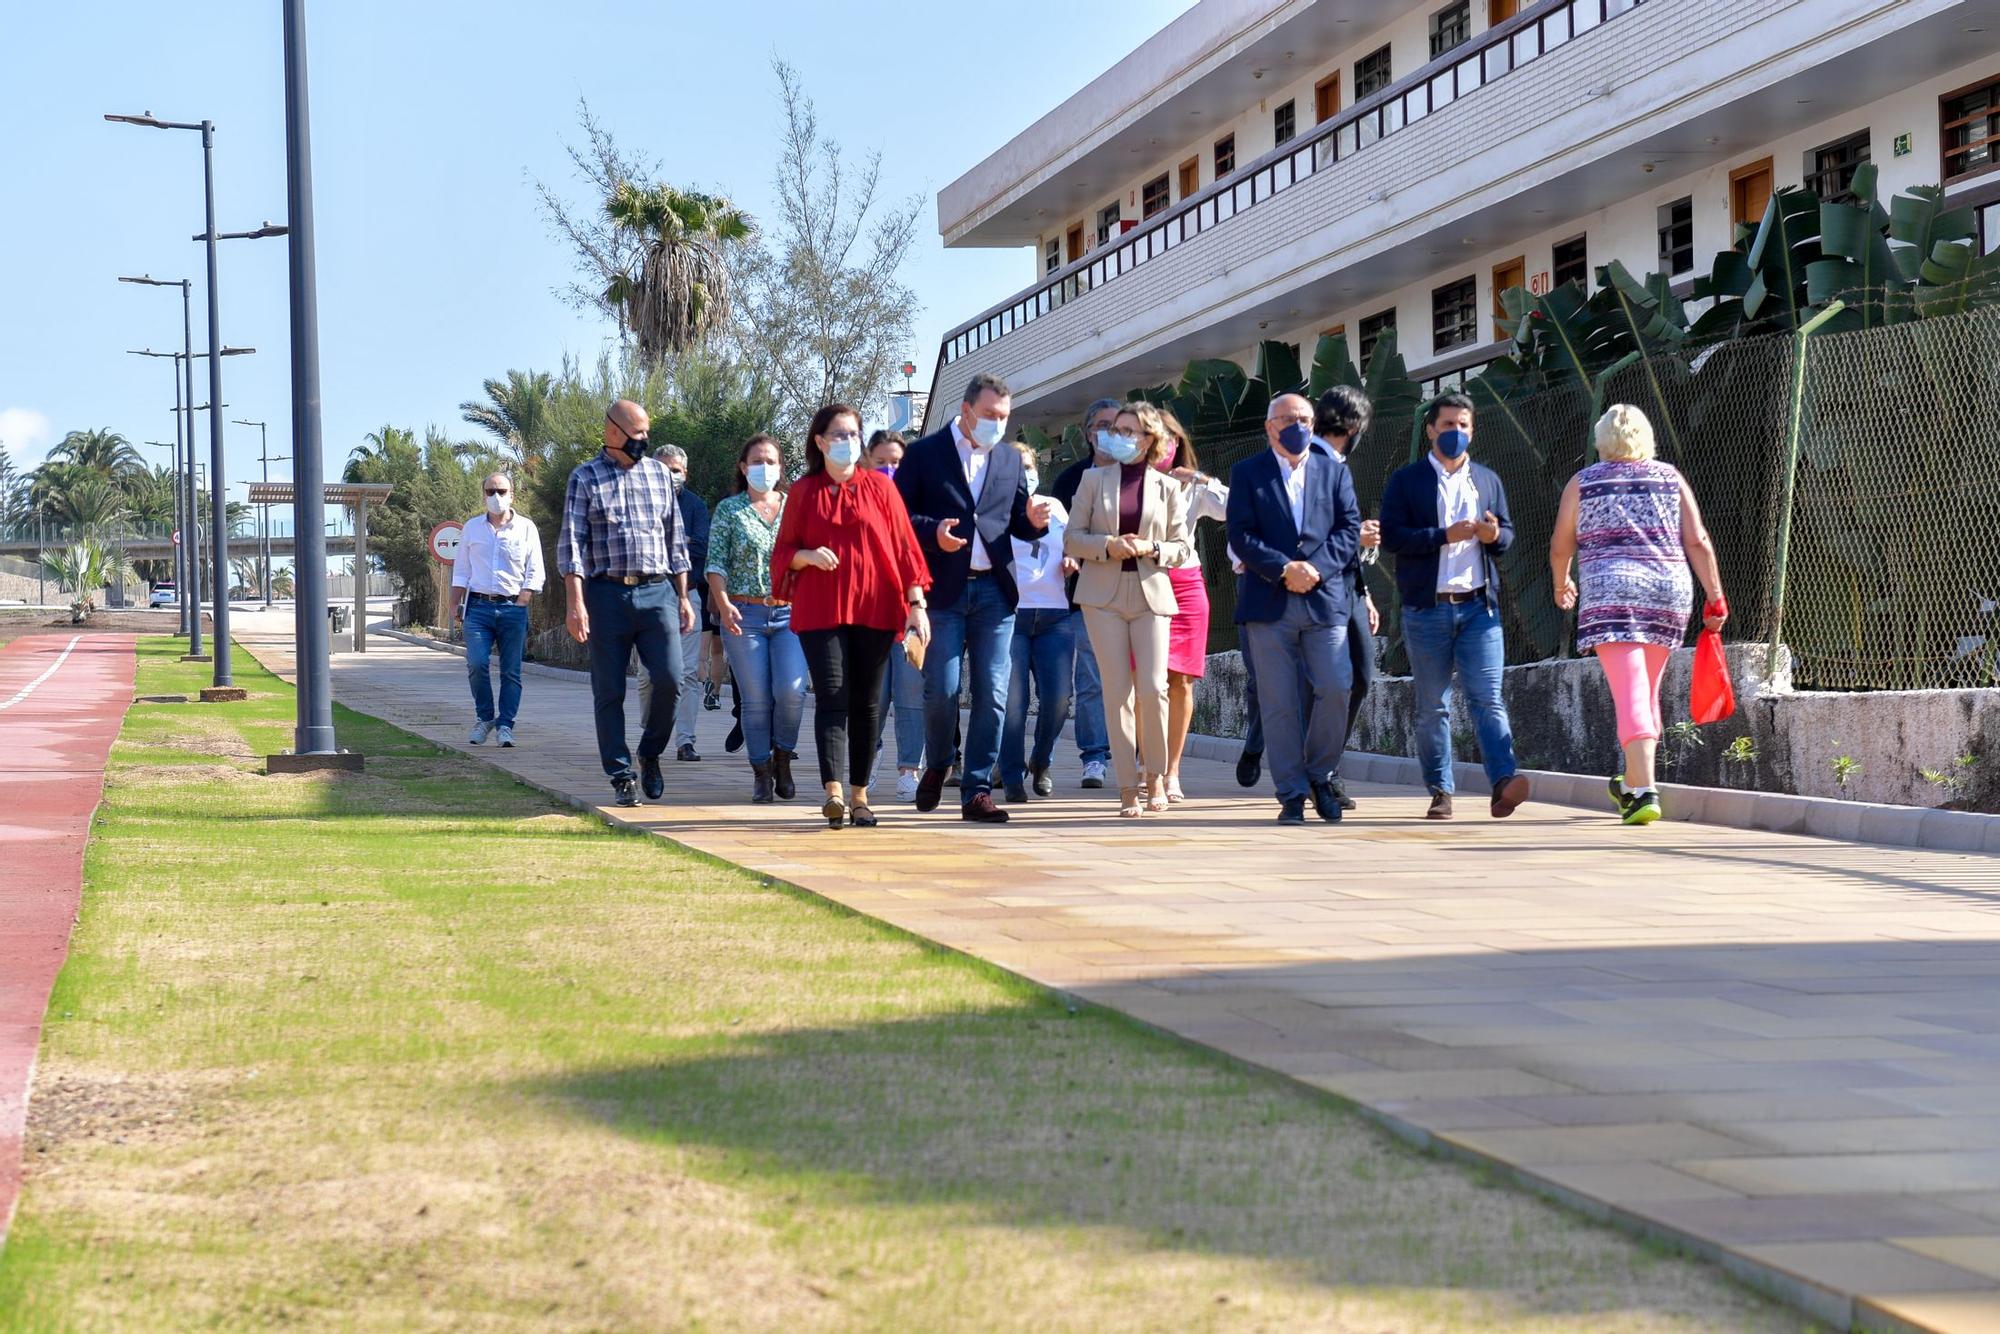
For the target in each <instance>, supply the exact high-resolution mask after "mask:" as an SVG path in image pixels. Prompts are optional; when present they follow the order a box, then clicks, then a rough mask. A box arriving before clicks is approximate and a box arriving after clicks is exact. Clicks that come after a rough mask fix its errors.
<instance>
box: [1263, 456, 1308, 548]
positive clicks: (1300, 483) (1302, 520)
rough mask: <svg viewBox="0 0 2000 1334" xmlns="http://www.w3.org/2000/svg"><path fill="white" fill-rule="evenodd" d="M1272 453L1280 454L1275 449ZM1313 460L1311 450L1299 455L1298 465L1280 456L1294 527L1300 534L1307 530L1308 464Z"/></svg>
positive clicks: (1279, 462) (1279, 463) (1279, 461)
mask: <svg viewBox="0 0 2000 1334" xmlns="http://www.w3.org/2000/svg"><path fill="white" fill-rule="evenodd" d="M1271 452H1272V453H1273V454H1278V451H1277V450H1275V449H1274V450H1272V451H1271ZM1311 458H1312V450H1311V449H1307V450H1306V452H1305V453H1303V454H1301V455H1299V461H1298V462H1297V463H1293V462H1292V461H1291V460H1290V459H1288V458H1286V457H1285V456H1284V455H1283V454H1278V466H1279V467H1280V468H1281V469H1283V470H1284V474H1285V498H1286V499H1288V500H1290V501H1291V502H1292V527H1294V528H1296V529H1298V530H1299V531H1300V532H1304V531H1305V528H1306V463H1307V461H1308V460H1310V459H1311Z"/></svg>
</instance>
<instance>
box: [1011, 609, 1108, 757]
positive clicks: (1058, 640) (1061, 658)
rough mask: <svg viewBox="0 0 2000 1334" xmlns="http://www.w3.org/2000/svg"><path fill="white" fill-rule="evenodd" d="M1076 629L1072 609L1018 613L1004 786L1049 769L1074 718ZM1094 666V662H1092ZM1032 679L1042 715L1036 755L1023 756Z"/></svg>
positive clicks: (1037, 725)
mask: <svg viewBox="0 0 2000 1334" xmlns="http://www.w3.org/2000/svg"><path fill="white" fill-rule="evenodd" d="M1075 636H1076V629H1075V619H1074V614H1073V613H1072V612H1071V611H1070V610H1069V609H1068V608H1067V607H1065V608H1061V609H1058V610H1053V611H1049V610H1042V609H1040V608H1029V609H1028V610H1026V611H1017V612H1015V613H1014V644H1013V652H1012V653H1011V654H1010V655H1009V656H1010V657H1011V659H1012V662H1013V666H1012V669H1011V671H1010V672H1009V675H1008V685H1007V718H1006V721H1005V723H1003V724H1002V726H1001V728H1000V781H1001V782H1003V783H1006V784H1009V785H1010V786H1012V785H1018V784H1020V783H1022V782H1025V781H1026V779H1027V776H1028V770H1029V769H1035V770H1038V771H1039V770H1042V769H1046V768H1048V767H1049V760H1050V759H1051V758H1053V757H1054V755H1055V753H1056V738H1058V737H1060V736H1061V735H1062V728H1063V720H1064V718H1065V716H1066V715H1067V714H1068V713H1069V700H1070V689H1071V687H1072V685H1073V684H1074V683H1075V680H1076V637H1075ZM1092 661H1093V662H1094V661H1095V659H1092ZM1031 678H1032V680H1033V681H1034V686H1035V697H1036V698H1037V699H1039V700H1040V701H1041V712H1040V713H1038V714H1037V715H1036V716H1035V749H1034V752H1033V754H1032V756H1024V754H1023V752H1024V751H1025V750H1026V749H1027V738H1028V683H1029V680H1030V679H1031Z"/></svg>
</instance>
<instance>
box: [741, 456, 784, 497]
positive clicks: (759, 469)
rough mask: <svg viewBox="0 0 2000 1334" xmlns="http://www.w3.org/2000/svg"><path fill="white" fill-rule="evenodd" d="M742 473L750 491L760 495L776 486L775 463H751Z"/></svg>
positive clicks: (776, 471) (776, 473)
mask: <svg viewBox="0 0 2000 1334" xmlns="http://www.w3.org/2000/svg"><path fill="white" fill-rule="evenodd" d="M743 473H744V477H745V479H746V480H748V481H749V483H750V489H751V490H752V491H755V492H757V493H759V494H760V495H761V494H762V493H764V492H766V491H769V490H770V489H771V488H772V487H774V486H776V485H777V484H778V465H777V464H775V463H753V464H751V465H750V466H749V467H748V468H745V469H744V470H743Z"/></svg>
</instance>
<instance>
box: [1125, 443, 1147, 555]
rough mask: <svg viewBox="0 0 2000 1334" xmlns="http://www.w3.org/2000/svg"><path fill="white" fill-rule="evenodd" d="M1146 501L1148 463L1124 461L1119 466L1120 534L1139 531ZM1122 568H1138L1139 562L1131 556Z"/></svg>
mask: <svg viewBox="0 0 2000 1334" xmlns="http://www.w3.org/2000/svg"><path fill="white" fill-rule="evenodd" d="M1145 503H1146V465H1145V464H1144V463H1123V464H1120V465H1119V467H1118V534H1119V536H1121V537H1133V536H1136V535H1137V534H1138V531H1139V516H1140V515H1141V514H1142V513H1143V512H1144V506H1145ZM1118 568H1119V569H1121V570H1136V569H1138V568H1139V562H1138V561H1137V560H1135V559H1133V558H1132V557H1130V556H1127V557H1126V558H1125V563H1124V564H1123V565H1120V566H1119V567H1118Z"/></svg>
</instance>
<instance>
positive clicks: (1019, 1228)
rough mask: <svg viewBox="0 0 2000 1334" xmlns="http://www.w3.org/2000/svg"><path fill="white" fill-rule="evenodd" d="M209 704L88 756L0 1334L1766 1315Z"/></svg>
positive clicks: (164, 677)
mask: <svg viewBox="0 0 2000 1334" xmlns="http://www.w3.org/2000/svg"><path fill="white" fill-rule="evenodd" d="M177 651H178V649H177V645H176V644H175V643H174V642H172V641H168V640H158V641H146V642H142V643H141V645H140V665H139V691H140V693H146V694H151V693H165V692H173V691H180V690H191V689H192V688H194V687H195V686H198V685H199V684H201V683H202V680H203V679H204V673H205V669H204V668H202V667H201V666H200V665H199V664H188V665H183V664H181V663H179V662H177V661H175V660H174V659H175V655H176V653H177ZM236 680H237V683H238V684H240V685H244V686H247V687H248V688H249V689H250V691H251V698H250V700H249V701H248V702H247V703H244V704H237V705H223V706H214V705H210V706H200V705H136V706H134V707H133V709H132V711H131V713H130V715H129V716H128V718H127V720H126V723H125V728H124V731H123V733H122V735H121V737H120V739H119V742H118V745H117V747H116V749H115V750H114V751H113V754H112V771H111V775H110V782H109V785H108V788H107V792H106V797H105V804H104V807H103V809H102V811H101V812H100V815H99V819H98V824H97V829H96V833H95V836H94V839H93V842H92V844H91V850H90V855H89V861H88V868H87V869H88V881H87V888H86V894H85V899H84V909H83V915H82V920H81V923H80V925H79V927H78V930H77V934H76V938H75V941H74V943H73V945H72V947H71V954H70V959H69V964H68V966H67V968H66V969H65V970H64V972H63V974H62V978H61V981H60V983H59V985H58V987H57V990H56V995H55V998H54V1000H53V1002H52V1004H51V1007H50V1015H49V1023H48V1027H47V1029H46V1032H45V1035H44V1038H43V1048H42V1055H41V1071H40V1075H39V1078H38V1082H37V1088H36V1093H35V1098H34V1101H33V1104H32V1106H31V1109H30V1127H29V1147H28V1160H29V1161H28V1168H29V1173H30V1175H29V1179H28V1183H27V1187H26V1190H25V1192H24V1194H23V1198H22V1206H21V1213H20V1217H19V1220H18V1222H17V1223H16V1226H15V1229H14V1234H13V1237H12V1239H11V1240H10V1241H9V1243H8V1244H7V1248H6V1250H5V1252H4V1253H0V1328H6V1329H10V1330H12V1329H52V1330H53V1329H63V1330H69V1329H79V1328H81V1329H91V1328H118V1329H159V1328H183V1327H201V1326H210V1327H221V1328H241V1327H246V1326H266V1325H308V1326H340V1327H344V1328H345V1327H354V1328H385V1329H387V1328H408V1327H449V1328H468V1327H470V1328H532V1329H538V1330H539V1329H614V1328H662V1327H673V1328H679V1327H720V1328H769V1327H773V1326H788V1327H801V1328H802V1327H812V1328H822V1327H825V1328H884V1329H928V1328H963V1329H975V1328H976V1329H986V1328H1010V1329H1012V1328H1018V1329H1026V1328H1037V1329H1048V1328H1057V1329H1093V1330H1094V1329H1141V1328H1162V1327H1171V1328H1211V1327H1213V1328H1225V1329H1235V1328H1245V1329H1259V1328H1278V1327H1286V1328H1290V1327H1301V1326H1303V1327H1318V1328H1331V1329H1362V1330H1370V1331H1388V1330H1409V1329H1465V1330H1481V1331H1484V1330H1500V1329H1520V1330H1528V1329H1534V1330H1546V1329H1564V1330H1578V1331H1582V1330H1591V1331H1597V1330H1606V1329H1619V1330H1628V1329H1630V1330H1690V1331H1692V1330H1713V1329H1722V1328H1755V1329H1787V1328H1796V1327H1798V1326H1799V1325H1800V1324H1801V1322H1800V1321H1799V1320H1798V1319H1797V1318H1796V1317H1794V1316H1792V1315H1790V1314H1789V1313H1787V1312H1784V1311H1782V1310H1780V1309H1778V1308H1774V1307H1772V1306H1770V1305H1768V1304H1766V1303H1764V1302H1763V1301H1761V1300H1760V1299H1759V1298H1757V1297H1755V1296H1753V1295H1751V1294H1749V1293H1747V1292H1746V1291H1744V1290H1742V1289H1740V1288H1737V1287H1735V1286H1733V1285H1732V1284H1731V1283H1729V1282H1728V1281H1727V1280H1725V1279H1724V1278H1722V1277H1721V1276H1720V1275H1718V1274H1717V1273H1715V1272H1714V1271H1712V1270H1710V1269H1708V1268H1705V1267H1703V1266H1701V1265H1697V1264H1693V1263H1690V1262H1687V1261H1683V1260H1681V1259H1678V1258H1675V1257H1671V1256H1667V1255H1664V1254H1661V1253H1659V1252H1657V1251H1654V1250H1650V1249H1648V1248H1645V1247H1643V1246H1640V1245H1638V1244H1636V1243H1634V1242H1632V1241H1630V1240H1628V1239H1626V1238H1625V1237H1623V1236H1621V1235H1618V1234H1615V1233H1612V1232H1609V1231H1606V1230H1603V1229H1600V1228H1598V1227H1595V1226H1593V1225H1591V1224H1588V1223H1586V1222H1583V1221H1581V1220H1579V1219H1577V1218H1574V1217H1572V1216H1570V1215H1568V1214H1565V1213H1563V1212H1561V1211H1558V1210H1556V1209H1554V1208H1553V1207H1551V1206H1548V1205H1546V1204H1544V1203H1542V1202H1540V1201H1538V1200H1535V1199H1533V1198H1530V1197H1527V1196H1525V1195H1523V1194H1521V1193H1519V1192H1516V1191H1513V1190H1510V1189H1506V1188H1498V1187H1495V1186H1493V1185H1492V1184H1491V1183H1489V1182H1487V1181H1485V1180H1483V1179H1481V1178H1480V1177H1479V1176H1478V1175H1477V1174H1475V1173H1472V1172H1468V1171H1465V1170H1462V1169H1460V1168H1458V1167H1456V1166H1453V1165H1450V1164H1446V1163H1441V1162H1436V1161H1432V1160H1429V1159H1426V1158H1423V1157H1420V1156H1418V1155H1415V1154H1413V1153H1411V1152H1410V1151H1408V1150H1407V1149H1405V1148H1404V1147H1403V1146H1401V1145H1399V1144H1396V1143H1394V1142H1392V1141H1390V1140H1388V1139H1387V1138H1386V1137H1385V1136H1383V1135H1381V1134H1379V1133H1378V1132H1376V1131H1374V1130H1373V1129H1372V1128H1371V1127H1369V1126H1367V1125H1366V1124H1365V1123H1363V1122H1361V1121H1360V1120H1358V1119H1357V1118H1355V1117H1353V1116H1351V1115H1349V1114H1347V1113H1346V1112H1344V1111H1342V1110H1341V1109H1339V1108H1337V1107H1336V1106H1334V1105H1332V1104H1331V1103H1329V1102H1328V1101H1326V1100H1325V1099H1323V1098H1320V1097H1317V1096H1314V1095H1312V1094H1309V1093H1307V1092H1304V1091H1301V1090H1299V1089H1297V1088H1295V1087H1293V1086H1291V1085H1289V1084H1287V1083H1285V1082H1283V1081H1280V1080H1278V1079H1275V1078H1267V1077H1264V1076H1261V1075H1257V1074H1254V1073H1248V1072H1244V1071H1242V1070H1239V1069H1237V1068H1235V1067H1233V1066H1230V1065H1227V1064H1225V1063H1223V1062H1221V1061H1219V1060H1214V1059H1211V1058H1209V1057H1208V1056H1206V1055H1204V1054H1203V1053H1201V1052H1199V1051H1195V1050H1192V1049H1189V1048H1187V1047H1184V1046H1181V1045H1179V1044H1176V1043H1173V1042H1170V1041H1167V1040H1164V1039H1160V1038H1156V1037H1154V1036H1151V1035H1149V1034H1147V1033H1145V1032H1142V1031H1139V1030H1137V1029H1135V1028H1133V1027H1131V1026H1130V1025H1128V1024H1126V1023H1124V1022H1122V1021H1120V1020H1119V1019H1117V1018H1116V1017H1114V1016H1109V1015H1105V1014H1100V1013H1094V1012H1089V1011H1086V1012H1084V1013H1081V1014H1071V1013H1069V1012H1068V1010H1067V1009H1066V1008H1065V1006H1064V1005H1063V1004H1062V1003H1060V1002H1058V1001H1054V1000H1051V999H1049V998H1047V997H1045V996H1044V995H1042V994H1041V993H1039V992H1037V991H1035V990H1033V989H1031V988H1029V987H1028V986H1026V985H1024V984H1021V983H1018V982H1015V981H1012V980H1010V979H1008V978H1006V977H1003V976H1001V975H999V974H997V973H995V972H994V971H992V970H990V969H987V968H983V967H981V966H979V965H976V964H972V963H968V962H966V961H964V960H961V959H959V958H957V957H955V956H947V955H944V954H941V953H938V952H936V951H933V950H930V949H927V948H925V947H924V946H922V945H920V944H918V943H916V942H913V941H911V940H910V939H908V938H907V937H904V936H901V935H899V934H897V933H895V932H893V931H890V930H888V929H885V928H882V927H879V926H877V925H875V924H873V923H871V922H869V921H866V920H864V919H860V918H857V917H855V916H852V915H851V914H847V913H844V912H840V911H838V910H835V909H831V908H828V907H825V906H823V905H821V904H819V903H818V902H816V901H812V900H808V899H804V898H801V897H798V896H795V895H793V894H791V893H789V892H786V891H784V890H783V889H781V888H775V887H772V886H771V885H769V884H768V882H766V881H763V880H762V879H760V878H759V877H756V876H754V875H751V874H749V873H747V872H744V871H741V870H738V869H736V868H733V867H728V866H723V865H718V864H716V863H714V862H712V861H710V860H708V859H705V858H702V857H698V856H695V855H693V854H690V853H686V852H683V851H681V850H679V849H677V848H675V847H674V846H672V845H670V844H668V843H666V842H664V841H662V840H660V839H656V838H651V837H647V836H643V835H636V834H627V833H621V832H614V831H612V830H610V829H608V828H606V827H605V826H604V825H602V824H601V823H599V822H598V821H597V820H596V819H595V818H592V817H589V816H585V815H581V814H578V813H575V812H573V811H571V810H569V809H567V808H563V807H558V806H555V805H552V804H551V803H550V802H549V801H548V800H547V799H546V798H544V797H542V796H541V795H539V794H538V793H536V792H534V791H532V790H531V789H528V788H525V787H523V786H521V785H519V784H517V783H515V782H514V781H513V780H511V779H509V778H507V777H505V776H503V775H501V774H499V773H498V772H497V771H495V770H492V769H489V768H487V767H485V766H483V765H481V764H478V763H476V762H474V761H471V760H469V759H465V758H462V757H459V756H456V755H452V754H449V753H446V752H444V751H441V750H439V749H437V748H436V747H434V746H432V745H431V744H429V743H428V742H425V741H422V740H419V739H418V738H416V737H413V736H411V735H409V734H407V733H404V732H401V731H398V730H397V729H395V728H392V727H389V726H387V725H385V724H383V723H380V722H377V721H375V720H373V719H369V718H365V717H362V716H360V715H357V714H354V713H351V712H346V711H341V712H340V714H339V716H338V718H337V724H338V727H339V731H340V735H341V737H342V740H343V743H344V744H347V745H349V746H351V747H353V748H355V749H359V750H361V751H364V752H365V753H366V754H367V756H368V771H367V772H366V773H365V774H363V775H359V776H353V775H341V776H330V775H311V776H286V777H266V776H263V775H262V773H261V772H260V771H261V768H262V761H261V757H262V756H263V755H265V754H267V753H270V752H272V751H275V750H279V749H281V748H283V747H285V746H286V745H288V744H289V740H290V735H291V731H290V729H291V717H292V699H291V692H290V691H289V690H288V689H287V688H285V687H284V685H283V684H282V683H281V682H279V681H277V680H276V679H275V678H274V677H272V676H271V675H270V674H269V673H267V672H265V671H264V670H263V669H262V668H260V667H259V666H257V664H256V663H255V662H254V661H252V660H251V659H249V658H248V657H247V656H245V655H242V654H240V653H239V655H238V665H237V668H236Z"/></svg>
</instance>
